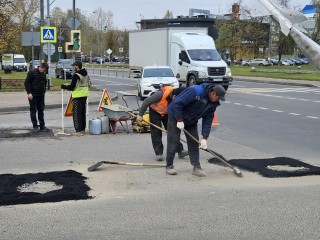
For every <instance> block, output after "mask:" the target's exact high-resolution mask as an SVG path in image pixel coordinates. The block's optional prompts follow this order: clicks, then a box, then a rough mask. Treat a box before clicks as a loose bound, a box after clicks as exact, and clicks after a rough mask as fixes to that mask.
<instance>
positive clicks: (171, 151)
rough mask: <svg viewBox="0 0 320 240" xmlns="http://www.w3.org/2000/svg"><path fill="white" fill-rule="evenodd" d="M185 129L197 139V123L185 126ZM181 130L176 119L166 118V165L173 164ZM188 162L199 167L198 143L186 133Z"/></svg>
mask: <svg viewBox="0 0 320 240" xmlns="http://www.w3.org/2000/svg"><path fill="white" fill-rule="evenodd" d="M185 129H186V130H187V131H188V132H189V133H190V134H191V135H192V136H194V137H195V138H196V139H199V134H198V126H197V123H195V124H193V125H189V126H185ZM180 134H181V130H180V129H179V128H177V121H176V120H175V119H173V118H170V117H169V118H168V133H167V158H166V161H167V166H171V165H173V159H174V156H175V154H176V152H177V150H178V148H179V143H180ZM186 138H187V144H188V152H189V158H190V163H191V165H192V166H194V167H200V161H199V144H198V143H197V142H195V141H194V140H193V139H192V138H190V137H189V136H188V135H186Z"/></svg>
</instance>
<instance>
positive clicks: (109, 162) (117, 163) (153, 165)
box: [103, 161, 166, 167]
mask: <svg viewBox="0 0 320 240" xmlns="http://www.w3.org/2000/svg"><path fill="white" fill-rule="evenodd" d="M103 163H105V164H116V165H129V166H144V167H165V166H166V164H159V163H133V162H113V161H103Z"/></svg>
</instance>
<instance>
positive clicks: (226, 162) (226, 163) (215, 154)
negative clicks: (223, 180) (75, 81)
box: [127, 112, 242, 177]
mask: <svg viewBox="0 0 320 240" xmlns="http://www.w3.org/2000/svg"><path fill="white" fill-rule="evenodd" d="M127 113H128V114H130V115H131V116H132V117H136V116H135V115H134V114H132V113H129V112H127ZM142 121H146V120H144V119H142ZM147 123H148V124H150V125H151V126H153V127H155V128H157V129H159V130H161V131H163V132H167V130H165V129H164V128H161V127H159V126H157V125H155V124H153V123H151V122H147ZM183 130H184V132H185V133H186V134H187V135H188V136H190V137H191V138H192V139H193V140H194V141H195V142H197V143H198V144H199V145H200V142H199V140H198V139H196V138H195V137H194V136H192V135H191V133H189V132H188V131H187V130H185V129H183ZM180 141H182V142H184V143H187V142H186V141H185V140H183V139H180ZM201 149H202V148H201ZM202 150H204V151H206V152H208V153H211V154H212V155H213V156H215V157H216V158H217V159H218V160H220V161H221V162H222V163H224V164H225V165H226V166H228V167H229V168H231V169H232V170H233V171H234V172H235V174H236V175H237V176H238V177H242V173H241V171H240V169H239V168H237V167H234V166H232V165H231V164H230V163H228V161H227V160H226V159H225V158H224V157H223V156H222V155H221V154H219V153H217V152H215V151H213V150H211V149H209V148H207V149H202Z"/></svg>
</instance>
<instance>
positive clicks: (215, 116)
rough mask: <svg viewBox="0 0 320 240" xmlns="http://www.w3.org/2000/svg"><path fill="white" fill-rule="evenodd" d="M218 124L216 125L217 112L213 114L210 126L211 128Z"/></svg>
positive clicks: (217, 124)
mask: <svg viewBox="0 0 320 240" xmlns="http://www.w3.org/2000/svg"><path fill="white" fill-rule="evenodd" d="M219 125H220V124H219V123H218V114H217V112H215V113H214V116H213V119H212V125H211V126H219Z"/></svg>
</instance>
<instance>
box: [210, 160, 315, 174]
mask: <svg viewBox="0 0 320 240" xmlns="http://www.w3.org/2000/svg"><path fill="white" fill-rule="evenodd" d="M208 162H209V163H212V164H218V165H223V164H222V163H221V161H219V160H218V159H216V158H210V159H209V160H208ZM228 163H230V164H231V165H233V166H237V167H239V168H241V169H244V170H247V171H250V172H257V173H259V174H260V175H262V176H264V177H268V178H285V177H302V176H308V175H320V167H317V166H313V165H310V164H307V163H305V162H302V161H299V160H297V159H293V158H288V157H275V158H265V159H232V160H229V161H228Z"/></svg>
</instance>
